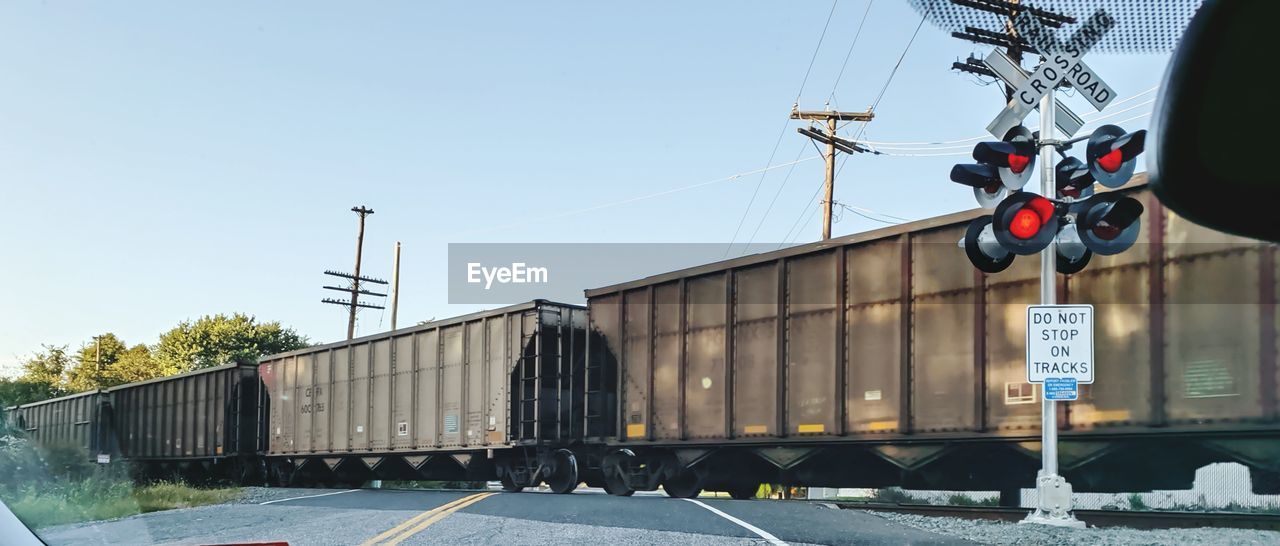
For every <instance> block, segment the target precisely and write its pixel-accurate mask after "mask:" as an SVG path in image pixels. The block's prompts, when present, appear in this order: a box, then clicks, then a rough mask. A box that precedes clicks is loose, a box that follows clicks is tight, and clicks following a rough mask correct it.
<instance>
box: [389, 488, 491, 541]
mask: <svg viewBox="0 0 1280 546" xmlns="http://www.w3.org/2000/svg"><path fill="white" fill-rule="evenodd" d="M489 495H493V493H481V494H479V495H472V496H470V497H467V498H466V499H465V501H466V502H461V503H458V504H455V505H453V506H451V507H449V508H448V509H446V510H441V511H439V512H436V513H435V515H433V516H431V517H429V518H427V519H426V520H424V521H423V522H422V523H419V524H417V525H415V526H414V527H413V528H412V529H409V530H408V531H405V532H403V533H400V536H398V537H396V538H394V539H392V540H390V541H388V542H387V543H386V544H385V546H396V545H397V544H400V543H401V542H402V541H404V540H405V539H407V538H409V537H411V536H413V535H416V534H418V533H420V532H422V530H423V529H426V528H427V527H430V526H431V525H432V524H434V523H436V522H438V521H440V520H442V519H444V518H447V517H449V514H452V513H454V512H457V511H458V510H461V509H463V508H466V507H468V506H471V505H473V504H475V503H477V502H480V501H482V500H484V499H485V498H486V497H488V496H489Z"/></svg>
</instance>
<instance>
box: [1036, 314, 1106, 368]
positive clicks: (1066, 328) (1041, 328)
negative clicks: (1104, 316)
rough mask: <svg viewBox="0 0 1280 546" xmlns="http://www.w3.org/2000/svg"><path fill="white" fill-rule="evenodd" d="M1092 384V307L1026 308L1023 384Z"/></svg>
mask: <svg viewBox="0 0 1280 546" xmlns="http://www.w3.org/2000/svg"><path fill="white" fill-rule="evenodd" d="M1056 378H1068V379H1074V380H1075V381H1076V382H1077V383H1084V384H1088V383H1093V306H1092V305H1029V306H1027V382H1028V383H1044V382H1045V379H1056Z"/></svg>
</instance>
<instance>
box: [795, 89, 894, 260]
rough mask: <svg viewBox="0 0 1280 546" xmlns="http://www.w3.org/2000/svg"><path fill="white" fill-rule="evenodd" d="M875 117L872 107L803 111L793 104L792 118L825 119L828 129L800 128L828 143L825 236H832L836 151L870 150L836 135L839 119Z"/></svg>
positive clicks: (826, 152)
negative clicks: (855, 110) (824, 130)
mask: <svg viewBox="0 0 1280 546" xmlns="http://www.w3.org/2000/svg"><path fill="white" fill-rule="evenodd" d="M873 118H875V114H874V113H873V112H872V111H871V110H867V111H866V112H836V111H833V110H829V109H828V110H821V111H817V110H812V111H802V110H800V109H799V105H795V106H792V107H791V119H807V120H809V121H811V122H812V121H825V122H826V125H827V132H826V133H823V132H822V131H815V130H813V128H812V127H809V128H805V127H801V128H800V129H798V131H799V132H800V134H802V135H804V136H807V137H809V138H811V139H813V140H815V141H817V142H822V143H824V144H826V145H827V149H826V151H825V152H824V153H823V159H825V160H826V162H827V170H826V185H825V186H824V187H823V195H824V197H823V199H822V239H823V240H826V239H830V238H831V206H832V205H833V204H834V202H835V186H836V150H837V149H838V150H840V151H842V152H845V153H848V154H852V153H855V152H856V153H863V152H866V151H867V149H866V148H863V147H862V146H859V145H858V143H857V142H853V141H851V140H846V139H843V138H840V137H839V136H836V122H837V121H863V122H866V121H871V120H872V119H873Z"/></svg>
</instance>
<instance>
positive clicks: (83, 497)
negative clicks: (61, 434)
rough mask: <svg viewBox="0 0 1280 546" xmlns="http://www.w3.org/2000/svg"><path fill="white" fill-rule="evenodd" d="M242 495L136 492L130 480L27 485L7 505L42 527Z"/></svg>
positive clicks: (232, 491) (175, 489) (162, 488)
mask: <svg viewBox="0 0 1280 546" xmlns="http://www.w3.org/2000/svg"><path fill="white" fill-rule="evenodd" d="M239 495H240V490H239V489H238V488H219V489H198V488H195V487H191V486H189V485H185V484H180V483H165V482H162V483H156V484H152V485H142V486H138V487H136V488H135V487H134V486H133V484H131V483H129V482H127V481H115V480H103V479H97V478H89V479H85V480H81V481H74V482H62V483H54V484H46V485H44V486H42V487H28V488H25V489H23V490H21V491H18V492H11V493H9V494H8V495H6V498H5V499H4V501H5V503H6V504H7V505H8V506H9V508H10V509H11V510H13V512H14V514H16V515H17V516H18V518H19V519H21V520H22V521H23V523H26V524H27V525H28V526H30V527H32V528H41V527H48V526H50V525H61V524H65V523H76V522H81V521H94V520H103V519H112V518H118V517H124V516H131V515H134V514H140V513H145V512H155V511H159V510H171V509H174V508H189V507H192V506H201V505H206V504H217V503H221V502H226V501H229V500H232V499H235V498H236V497H238V496H239Z"/></svg>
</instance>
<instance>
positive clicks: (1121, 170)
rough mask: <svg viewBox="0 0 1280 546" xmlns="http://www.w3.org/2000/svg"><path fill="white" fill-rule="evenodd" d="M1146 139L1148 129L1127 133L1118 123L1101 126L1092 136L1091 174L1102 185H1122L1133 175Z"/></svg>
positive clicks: (1114, 186)
mask: <svg viewBox="0 0 1280 546" xmlns="http://www.w3.org/2000/svg"><path fill="white" fill-rule="evenodd" d="M1146 140H1147V131H1146V130H1145V129H1143V130H1141V131H1135V132H1132V133H1126V132H1124V129H1121V128H1119V127H1117V126H1115V125H1103V126H1102V127H1098V128H1097V129H1096V130H1095V131H1094V132H1093V136H1090V137H1089V148H1088V150H1087V152H1086V154H1087V156H1088V158H1089V174H1091V175H1093V179H1094V180H1097V181H1098V183H1099V184H1102V185H1103V186H1106V187H1108V188H1118V187H1120V186H1123V185H1124V183H1125V182H1128V181H1129V178H1130V177H1132V176H1133V169H1134V167H1135V165H1136V163H1137V161H1135V159H1136V158H1137V157H1138V154H1141V153H1142V150H1143V147H1144V145H1145V143H1146Z"/></svg>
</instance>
